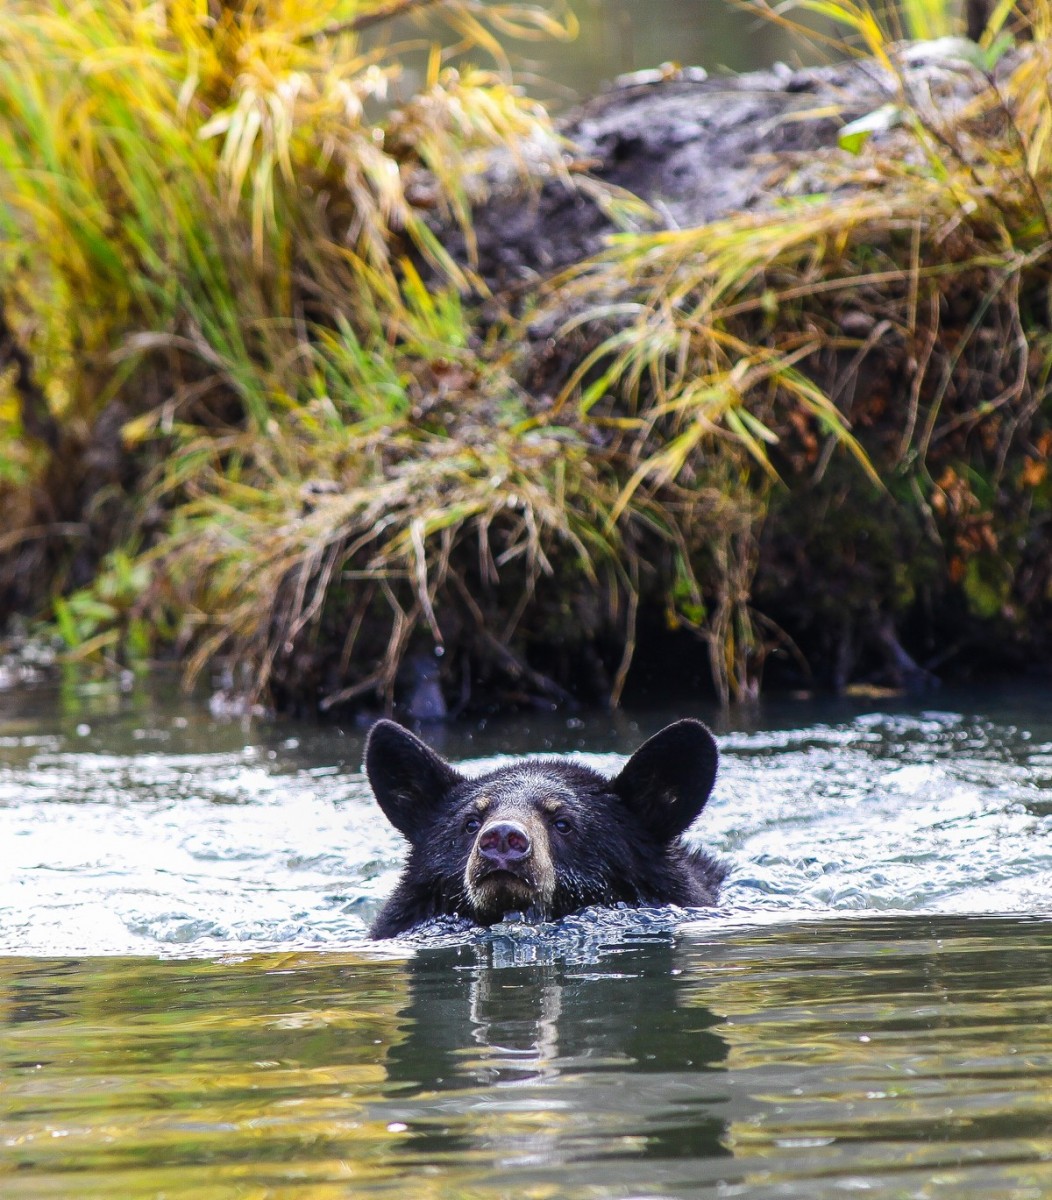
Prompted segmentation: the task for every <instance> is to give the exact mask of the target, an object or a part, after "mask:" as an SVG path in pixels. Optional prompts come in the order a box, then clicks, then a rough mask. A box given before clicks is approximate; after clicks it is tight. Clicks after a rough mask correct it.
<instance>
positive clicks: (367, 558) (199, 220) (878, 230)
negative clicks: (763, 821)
mask: <svg viewBox="0 0 1052 1200" xmlns="http://www.w3.org/2000/svg"><path fill="white" fill-rule="evenodd" d="M803 7H806V8H809V9H811V10H813V11H815V12H818V13H819V14H821V15H822V16H824V17H827V18H829V17H832V18H834V19H835V20H837V21H839V22H840V24H841V25H842V26H843V27H844V29H845V30H846V37H847V40H846V41H845V43H844V46H845V47H846V48H847V49H850V50H851V51H852V52H854V53H860V54H866V55H868V56H870V57H871V58H872V59H874V60H875V61H876V62H877V63H878V64H879V65H881V66H882V67H883V68H884V69H886V70H888V71H890V72H892V73H894V74H895V75H897V77H898V78H899V80H900V83H901V88H900V96H899V99H898V102H897V103H896V104H893V105H890V106H887V107H886V109H885V110H883V111H881V112H880V113H875V114H873V115H872V117H871V118H869V119H867V120H866V121H864V122H857V123H856V124H855V127H854V128H853V129H852V128H849V129H846V130H845V131H844V133H843V135H842V142H841V147H840V148H831V149H830V151H829V153H828V154H826V155H824V156H819V157H818V158H816V159H815V160H814V161H811V162H809V164H808V171H807V178H806V186H803V185H800V184H798V183H794V181H793V179H792V178H789V179H787V180H786V181H785V187H784V189H783V190H784V199H783V201H782V203H781V204H780V205H778V206H777V207H772V208H771V209H770V210H768V211H764V212H758V213H749V214H742V215H738V216H732V217H729V218H726V219H724V220H721V221H718V222H715V223H712V224H709V225H706V226H703V227H701V228H697V229H685V230H674V231H662V232H634V233H633V232H626V233H624V234H622V235H620V236H619V237H618V238H616V239H615V240H614V241H613V242H612V244H611V246H610V248H609V250H608V251H606V252H605V253H604V254H602V255H601V256H599V257H598V258H596V259H595V260H593V261H589V262H586V263H582V264H580V265H579V266H577V267H575V268H574V269H572V270H571V271H569V272H568V273H565V274H564V275H562V276H561V277H559V278H558V279H556V280H554V281H550V282H548V283H539V284H538V286H537V289H536V292H535V294H534V295H532V296H528V297H525V298H523V297H522V296H521V295H520V296H518V297H517V298H516V309H515V312H514V313H512V312H509V311H507V309H505V308H503V307H502V306H499V305H497V306H494V305H490V306H489V308H488V309H487V310H486V312H485V319H484V320H483V319H482V314H481V312H480V311H478V304H477V299H478V298H484V292H485V285H484V284H483V283H482V281H481V280H480V279H479V278H478V277H477V276H476V274H475V273H474V271H473V259H472V246H473V235H472V216H473V212H474V211H475V210H476V206H477V205H478V204H479V202H480V201H481V200H482V199H483V198H484V195H485V189H486V186H487V176H486V174H485V165H486V163H487V161H489V159H488V155H489V152H491V151H492V150H493V149H494V148H500V149H501V151H502V152H510V155H509V161H510V162H511V163H512V164H513V167H514V169H515V170H516V171H518V172H519V174H520V175H521V177H522V179H523V181H524V186H526V187H531V186H533V187H540V186H542V185H543V182H544V181H545V180H546V179H548V178H551V177H552V176H553V175H561V176H562V177H563V178H564V179H565V178H567V176H566V172H567V166H566V163H567V158H566V155H565V153H564V147H563V146H562V144H561V142H560V139H559V137H558V135H557V133H556V131H555V129H554V127H553V126H552V124H551V121H550V120H549V118H548V116H547V114H546V113H545V112H544V110H543V109H542V108H541V107H539V106H538V105H537V104H535V103H533V102H531V101H530V100H529V99H527V98H526V97H525V96H523V95H522V94H521V93H520V92H519V91H518V90H517V89H515V88H514V87H512V86H511V85H510V84H509V83H508V82H507V75H506V70H505V68H506V64H505V63H504V62H503V59H502V56H501V52H500V49H499V45H498V43H497V41H496V35H498V34H501V33H504V32H507V31H508V30H514V32H516V34H518V35H523V34H527V33H536V34H538V35H556V36H562V35H565V34H566V33H567V32H569V31H570V18H568V17H566V18H564V19H563V20H562V22H557V21H556V20H555V18H553V17H552V15H551V14H550V13H547V12H544V11H542V10H536V9H525V8H523V7H521V6H516V7H514V8H513V7H508V6H503V5H486V6H478V5H476V4H474V3H471V2H470V0H447V3H445V4H441V5H437V4H431V3H428V2H427V0H405V2H403V3H399V4H394V5H388V6H377V5H374V4H370V3H366V2H365V0H343V2H340V0H328V2H311V3H308V2H307V0H300V2H297V0H243V2H241V3H236V4H235V3H225V4H218V3H209V4H206V3H204V2H203V0H172V2H171V3H168V4H166V5H163V6H162V5H156V4H147V3H145V2H136V0H124V2H120V3H118V2H117V0H84V2H82V3H77V4H60V5H49V6H43V5H40V4H38V3H33V2H30V0H24V2H21V3H19V2H17V0H16V2H14V3H11V4H9V5H8V6H7V7H6V8H5V10H4V13H3V14H2V15H0V43H2V44H3V46H4V54H3V55H2V57H0V177H2V187H0V221H2V225H0V231H2V237H3V241H2V244H0V305H2V309H0V356H2V357H3V359H4V361H6V363H7V370H6V374H5V376H4V380H5V390H3V391H2V392H0V501H2V503H3V505H4V509H5V512H8V513H9V514H10V517H9V519H8V520H7V521H6V522H5V530H4V532H3V533H2V534H0V593H2V596H3V599H4V601H6V604H7V606H8V608H9V609H11V610H12V611H22V612H40V613H46V612H48V611H49V612H50V614H51V617H52V619H53V621H54V622H55V627H56V628H57V629H58V630H59V631H60V632H61V636H62V638H63V639H64V641H65V643H66V644H67V646H68V648H69V650H70V652H71V653H73V654H79V655H82V656H100V655H101V656H103V657H104V658H106V659H109V660H111V661H121V660H124V659H127V658H129V657H138V658H140V659H142V658H144V657H145V656H146V655H148V654H157V653H161V652H163V651H165V650H166V649H168V650H173V649H174V650H175V651H176V652H177V653H179V654H180V656H181V657H184V658H185V659H186V661H187V662H188V664H189V669H190V672H191V674H192V673H193V672H195V671H199V670H200V669H201V668H202V667H204V666H205V665H206V664H212V663H216V662H218V661H221V660H222V661H227V662H233V663H236V664H240V666H241V667H242V668H243V671H244V675H243V679H244V683H245V686H246V687H248V688H249V689H250V690H252V691H255V692H256V693H265V694H268V695H269V696H270V697H271V698H272V699H273V700H275V701H277V702H278V703H283V704H286V705H289V706H293V707H304V708H314V707H318V706H320V707H321V708H322V709H328V708H332V707H333V706H338V705H343V704H349V703H355V702H358V701H360V700H363V699H368V698H369V697H372V696H378V697H379V698H380V699H381V700H382V701H383V702H386V703H388V704H389V703H391V702H392V700H393V699H394V698H395V695H396V692H397V690H398V688H399V685H400V682H403V683H404V681H405V671H406V664H407V663H408V664H409V665H410V667H413V666H414V665H415V666H417V667H419V664H420V663H421V662H423V663H424V669H425V673H426V670H427V669H428V666H427V664H429V663H431V662H433V661H434V660H433V658H432V655H433V654H434V653H438V654H440V655H441V670H442V675H443V680H444V683H445V688H446V692H447V695H448V696H450V697H455V696H456V695H458V694H461V693H462V694H463V696H464V698H465V699H467V697H468V691H469V686H471V687H473V688H474V693H473V695H474V698H475V700H477V699H478V698H479V696H480V694H481V695H483V696H487V697H492V696H494V695H499V696H500V697H501V698H503V699H504V700H505V701H508V700H512V701H514V700H515V699H516V697H520V698H521V697H523V696H531V697H536V696H537V695H544V696H547V697H549V698H559V697H563V696H565V695H566V693H567V691H577V692H579V693H580V694H583V695H585V696H589V697H591V698H595V697H597V696H599V695H604V694H605V695H606V696H608V697H612V698H613V699H615V700H616V699H617V697H618V696H619V695H620V694H621V691H622V689H623V687H624V685H625V681H626V678H627V675H628V671H629V667H630V665H631V662H632V657H633V652H634V649H635V643H636V633H637V629H638V628H639V627H640V623H641V614H642V615H643V617H644V618H645V620H646V621H647V622H649V624H650V625H652V626H653V625H660V626H663V627H664V628H666V629H678V630H680V631H684V632H689V633H690V634H691V635H692V636H696V637H697V638H698V639H700V642H701V643H702V644H703V645H705V646H706V647H707V648H708V656H709V662H710V666H711V672H712V676H713V680H714V682H715V684H716V686H717V688H718V689H719V690H720V692H721V693H722V694H723V695H724V696H730V695H742V694H749V693H751V692H752V691H754V690H755V688H756V686H757V684H758V680H759V677H760V672H761V668H762V664H763V661H764V658H765V656H766V655H767V653H768V652H769V651H770V650H771V649H772V648H780V649H783V650H784V649H788V650H789V651H790V652H791V653H792V654H793V656H794V657H795V658H796V659H798V660H799V659H800V658H801V654H800V651H799V650H798V649H797V647H796V643H800V644H803V645H806V647H807V648H808V649H812V650H813V649H814V648H817V649H818V651H819V652H820V653H821V655H823V656H824V657H825V658H826V659H827V660H828V661H829V662H830V663H832V664H833V666H832V669H831V674H832V676H833V678H834V682H836V683H838V684H841V685H842V684H843V683H845V682H846V681H847V680H848V679H849V678H850V677H851V674H852V669H853V666H852V661H851V660H852V658H853V656H854V655H855V654H856V653H857V652H860V651H861V652H862V653H863V654H865V653H876V654H877V655H878V656H880V657H881V658H882V661H883V662H884V663H885V664H890V665H891V666H892V668H893V670H892V675H893V676H895V677H896V678H897V679H899V680H901V679H902V678H903V675H904V673H905V675H906V676H912V677H913V678H914V679H917V678H920V677H921V676H922V675H923V672H921V671H920V669H919V668H917V667H916V666H915V664H912V663H911V662H910V660H909V659H908V656H905V654H904V652H903V651H902V649H901V646H900V641H899V634H898V630H899V628H900V627H901V626H902V625H903V624H909V622H910V621H916V620H917V619H918V613H920V614H921V615H923V613H924V611H925V608H926V606H927V608H929V609H931V608H932V607H933V606H938V607H939V611H940V613H942V614H946V613H950V614H956V616H955V617H954V622H952V623H951V624H952V629H951V630H950V631H949V634H948V637H957V636H965V634H967V636H971V637H976V636H979V634H978V633H976V631H985V632H984V633H983V634H982V636H986V635H987V634H989V633H990V631H991V630H993V631H994V632H995V633H996V638H995V640H996V644H997V645H998V646H999V647H1001V648H1002V649H1003V647H1004V646H1005V645H1006V644H1007V645H1011V646H1017V647H1020V648H1021V649H1022V651H1024V652H1030V651H1031V650H1032V648H1033V646H1034V645H1035V644H1036V642H1035V637H1037V636H1038V635H1037V634H1036V633H1035V629H1036V628H1037V624H1036V622H1037V621H1038V618H1041V617H1042V614H1043V615H1044V616H1047V613H1048V608H1049V606H1050V605H1052V561H1050V558H1052V551H1050V550H1049V543H1050V539H1049V537H1048V532H1049V525H1050V522H1052V482H1050V480H1049V478H1048V472H1047V458H1048V452H1049V449H1052V430H1050V428H1049V405H1048V400H1047V384H1048V375H1049V366H1050V363H1052V358H1050V357H1049V337H1050V324H1052V314H1050V310H1049V306H1048V282H1049V278H1048V276H1049V271H1048V268H1049V253H1050V250H1052V216H1050V212H1049V209H1048V207H1047V199H1046V198H1047V197H1048V196H1049V195H1052V148H1050V131H1052V98H1050V91H1049V82H1048V81H1049V78H1050V69H1052V6H1050V5H1049V4H1048V0H1036V3H1035V7H1034V8H1033V10H1028V11H1027V13H1026V14H1025V16H1026V20H1027V21H1028V23H1029V24H1028V28H1027V34H1028V39H1029V40H1026V41H1024V42H1021V43H1020V44H1019V45H1018V47H1017V48H1015V49H1012V50H1009V45H1008V42H1007V41H1006V40H1005V39H1004V38H1003V37H1001V34H1002V26H1003V25H1004V23H1005V20H1006V17H1007V14H1008V11H1009V9H1008V8H1007V7H1006V6H1004V5H1001V6H999V7H998V8H996V9H995V10H994V11H993V14H992V17H991V21H990V24H989V26H988V28H987V32H986V34H985V35H984V41H983V45H982V46H981V47H979V48H978V49H977V50H976V52H975V56H974V59H973V66H972V68H971V69H972V70H974V71H975V72H977V73H978V74H979V77H980V80H981V86H979V87H978V88H977V89H976V91H975V99H974V100H973V101H972V102H971V103H969V104H967V105H957V106H951V107H948V108H947V109H946V110H945V111H938V110H937V109H936V108H935V106H934V105H933V103H932V101H931V99H930V97H928V96H925V95H918V94H914V93H913V91H912V90H911V88H910V86H909V83H908V81H907V77H906V75H905V74H904V73H903V72H902V70H901V68H900V65H899V64H900V59H899V57H898V55H897V53H896V51H895V50H894V48H893V46H892V43H891V38H892V34H891V32H889V31H888V30H886V29H884V28H882V26H881V24H880V23H879V21H878V20H877V18H876V16H875V15H874V12H873V11H872V10H870V9H869V8H866V7H859V6H858V5H856V4H855V3H853V2H852V0H807V3H806V4H805V5H803ZM395 17H401V18H407V17H412V18H413V19H415V20H418V21H422V22H425V21H426V22H434V23H438V24H437V25H432V26H431V27H430V28H429V30H428V31H427V33H426V37H427V38H428V39H429V42H430V41H433V40H434V41H435V44H436V45H437V44H438V42H437V40H435V39H437V37H438V32H437V29H438V28H439V27H441V28H445V29H446V30H448V31H449V33H450V35H451V36H450V39H447V40H449V41H451V42H452V45H451V46H450V48H449V49H447V50H439V49H434V48H433V49H432V50H431V51H430V55H429V58H428V65H427V67H426V72H425V74H424V77H423V79H422V82H421V84H420V86H419V88H418V89H417V90H415V91H412V92H411V93H409V94H402V93H401V92H400V91H399V86H398V62H399V58H400V56H401V54H402V51H403V50H404V49H405V48H404V46H399V45H394V46H384V47H382V48H378V49H369V48H367V47H366V46H365V45H364V44H363V41H362V37H363V35H364V34H365V33H366V32H367V31H368V30H369V29H370V28H375V26H376V25H377V24H378V23H382V22H385V21H388V20H391V19H393V18H395ZM779 19H782V18H781V17H779ZM922 19H923V20H928V21H931V20H934V18H932V17H931V15H930V14H929V15H928V16H924V15H923V13H922V15H921V16H918V17H916V18H914V20H915V21H917V22H919V21H921V20H922ZM915 27H916V28H918V29H923V30H928V29H931V30H935V31H937V29H938V27H937V26H935V25H920V24H917V25H915ZM465 49H469V50H470V51H471V53H473V54H475V55H476V56H477V55H478V54H480V53H485V54H487V55H489V57H490V58H491V60H492V63H493V66H492V69H490V70H487V71H482V70H480V69H477V68H472V67H468V66H466V65H464V64H463V61H462V59H457V58H455V55H456V54H457V53H460V52H462V51H464V50H465ZM1006 53H1007V54H1009V55H1010V57H1009V58H1007V59H1006V58H1003V56H1004V55H1005V54H1006ZM458 64H459V65H458ZM874 131H876V132H878V133H879V134H881V136H880V137H871V136H870V134H871V133H873V132H874ZM440 228H442V229H445V230H446V231H447V232H449V231H451V230H453V229H458V230H459V240H460V241H462V242H463V244H464V246H465V247H466V251H465V253H464V254H463V255H462V256H458V257H456V258H454V256H453V255H452V254H451V252H450V251H449V249H448V248H447V247H448V246H449V245H451V244H452V241H453V239H451V238H449V237H445V236H443V237H439V236H438V235H437V234H436V232H435V231H436V229H440ZM538 308H540V309H541V311H543V312H544V313H545V314H546V317H545V319H546V320H548V321H549V322H554V326H553V327H554V328H556V329H557V330H558V334H557V337H556V341H557V343H558V346H559V353H558V354H557V355H556V359H557V361H558V366H557V367H551V368H548V369H547V375H546V376H545V374H544V369H543V368H542V367H541V366H540V365H539V364H538V356H537V354H536V353H535V352H532V351H530V349H529V348H528V339H525V338H524V337H523V328H522V325H521V324H520V321H521V320H536V319H537V313H538ZM524 314H525V315H524ZM567 363H569V366H568V367H566V365H565V364H567ZM560 370H561V371H562V374H561V375H560V374H559V371H560ZM539 378H543V379H544V384H543V386H537V383H536V381H537V380H538V379H539ZM527 381H529V384H530V386H528V387H527V386H526V383H527ZM958 618H959V619H958ZM776 620H777V624H776ZM929 624H930V622H929ZM962 631H964V632H962ZM922 642H923V637H922V636H919V637H918V639H917V640H916V641H915V644H918V645H919V644H921V643H922ZM867 646H868V647H869V650H867ZM942 648H943V649H944V648H945V646H943V647H942ZM862 665H865V664H864V663H863V664H862ZM571 680H572V681H573V682H572V683H571Z"/></svg>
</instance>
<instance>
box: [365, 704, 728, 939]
mask: <svg viewBox="0 0 1052 1200" xmlns="http://www.w3.org/2000/svg"><path fill="white" fill-rule="evenodd" d="M717 762H718V753H717V750H716V743H715V741H714V740H713V737H712V734H711V733H709V731H708V730H707V729H706V728H705V726H704V725H702V724H701V723H700V722H699V721H692V720H684V721H677V722H676V723H675V724H673V725H669V726H667V727H666V728H665V729H663V730H662V731H661V732H660V733H657V734H655V735H654V736H653V737H652V738H651V739H650V740H649V741H647V742H645V743H644V744H643V746H641V747H640V748H639V750H637V751H636V753H635V754H633V755H632V757H631V758H630V759H629V760H628V762H627V763H626V764H625V766H624V768H623V769H622V770H621V772H620V773H619V774H618V775H616V776H614V777H613V778H612V779H608V778H606V777H604V776H603V775H600V774H599V773H598V772H596V771H593V770H591V769H590V768H589V767H586V766H583V765H581V764H578V763H574V762H572V761H568V760H564V759H523V760H520V761H518V762H514V763H512V764H510V765H508V766H504V767H499V768H497V769H496V770H493V771H489V772H486V773H485V774H483V775H478V776H475V777H473V778H468V777H465V776H464V775H462V774H461V773H460V772H459V771H457V770H456V769H455V768H453V767H452V766H450V765H449V764H448V763H447V762H445V761H444V760H443V759H442V758H440V757H439V756H438V755H437V754H436V753H435V752H434V751H433V750H431V749H430V748H429V747H428V746H426V745H425V744H424V743H423V742H422V741H420V739H419V738H417V737H415V736H414V735H413V734H411V733H410V732H409V731H408V730H406V729H403V728H402V727H401V726H400V725H396V724H395V723H394V722H393V721H378V722H377V723H376V725H374V726H373V728H372V730H371V731H370V733H369V738H368V741H367V743H366V748H365V769H366V773H367V775H368V777H369V782H370V784H371V785H372V789H373V793H374V794H375V796H376V799H377V802H378V803H379V805H380V807H381V809H383V812H384V814H385V815H386V816H387V818H388V820H389V821H390V822H391V823H392V824H393V825H394V826H395V828H396V829H398V830H399V831H400V832H401V833H402V834H403V835H404V836H405V838H406V839H407V841H408V843H409V855H408V858H407V860H406V864H405V867H404V870H403V872H402V877H401V879H400V880H399V883H398V886H397V887H396V889H395V891H394V893H393V894H392V896H391V897H390V899H389V900H388V901H387V903H386V904H385V905H384V907H383V909H382V910H381V912H380V913H379V915H378V916H377V919H376V921H375V923H374V925H373V927H372V929H371V930H370V936H372V937H374V938H382V937H392V936H394V935H396V934H398V933H402V932H405V931H406V930H407V929H410V928H412V927H413V926H414V925H418V924H420V923H421V922H423V921H425V920H428V919H429V918H431V917H436V916H443V915H445V916H460V917H464V918H467V919H469V920H471V921H474V922H476V923H477V924H480V925H492V924H494V923H495V922H497V921H500V920H502V919H503V918H504V917H505V915H507V914H508V913H510V912H523V913H527V914H530V915H531V916H535V917H538V918H541V919H545V920H555V919H558V918H559V917H562V916H566V915H567V914H569V913H572V912H575V911H577V910H578V909H581V908H584V907H586V906H587V905H593V904H606V905H612V904H617V903H627V904H631V905H640V904H679V905H683V906H694V905H702V904H711V903H713V902H714V901H715V899H716V894H717V892H718V889H719V884H720V882H721V881H722V879H723V876H724V874H725V873H726V872H725V868H724V867H723V866H722V865H721V864H720V863H718V862H717V861H716V860H715V859H713V858H711V857H710V856H709V855H707V854H705V853H704V852H703V851H700V850H690V849H688V848H687V847H686V846H685V845H684V844H683V842H682V841H681V837H680V835H681V834H682V833H683V832H684V831H685V830H686V829H687V827H688V826H689V825H690V824H691V822H692V821H693V820H694V818H695V817H696V816H697V815H698V813H700V812H701V810H702V808H703V807H704V805H705V802H706V801H707V800H708V797H709V793H710V792H711V790H712V786H713V783H714V781H715V778H716V767H717Z"/></svg>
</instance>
